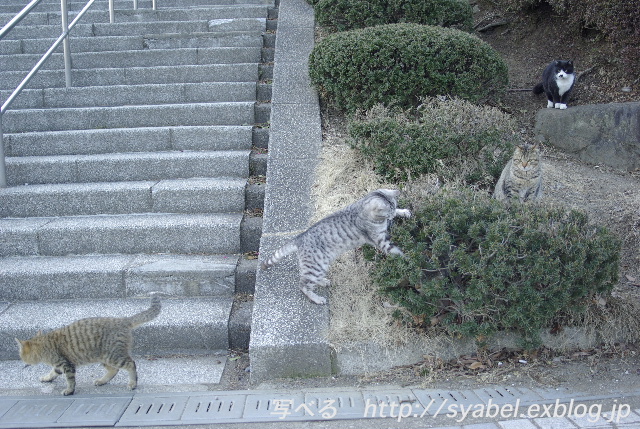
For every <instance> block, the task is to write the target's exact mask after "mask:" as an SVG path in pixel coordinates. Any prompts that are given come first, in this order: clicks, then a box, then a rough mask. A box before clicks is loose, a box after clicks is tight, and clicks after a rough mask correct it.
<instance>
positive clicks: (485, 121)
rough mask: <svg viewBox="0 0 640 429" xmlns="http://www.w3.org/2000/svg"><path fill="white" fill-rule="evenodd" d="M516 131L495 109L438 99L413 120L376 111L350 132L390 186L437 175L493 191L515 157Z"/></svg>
mask: <svg viewBox="0 0 640 429" xmlns="http://www.w3.org/2000/svg"><path fill="white" fill-rule="evenodd" d="M515 128H516V126H515V123H514V122H513V120H512V119H511V118H510V117H509V116H508V115H507V114H505V113H502V112H501V111H499V110H498V109H496V108H493V107H488V106H477V105H475V104H472V103H470V102H468V101H464V100H461V99H446V98H444V97H440V98H428V99H425V100H424V103H423V104H422V105H420V107H419V108H418V109H417V111H416V112H415V113H413V114H411V113H406V112H405V113H396V114H393V113H391V112H390V111H389V110H388V109H385V108H384V107H382V106H377V107H375V108H373V109H372V110H370V111H369V112H367V114H366V115H364V116H362V117H360V118H358V119H357V120H354V121H352V122H350V124H349V127H348V130H349V135H350V137H351V138H352V144H353V146H354V147H355V148H357V149H358V150H360V152H362V154H363V155H364V156H365V157H366V158H368V159H370V160H371V162H372V163H373V165H374V168H375V170H376V173H378V174H380V175H381V176H383V177H385V178H386V179H387V180H390V181H395V182H401V181H404V180H407V179H410V178H412V177H413V178H415V177H418V176H420V175H423V174H429V173H436V174H438V175H439V176H441V177H442V178H443V179H445V180H457V181H460V180H462V181H463V182H466V183H468V184H474V185H476V186H484V187H489V186H493V185H494V184H495V183H496V181H497V180H498V178H499V177H500V173H501V172H502V169H503V167H504V165H505V164H506V163H507V161H508V160H509V158H510V157H511V155H512V153H513V148H514V145H515V144H516V143H517V141H516V139H517V134H516V132H515Z"/></svg>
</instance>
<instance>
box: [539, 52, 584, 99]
mask: <svg viewBox="0 0 640 429" xmlns="http://www.w3.org/2000/svg"><path fill="white" fill-rule="evenodd" d="M575 81H576V75H575V73H574V71H573V61H562V60H557V61H553V62H552V63H551V64H549V65H548V66H547V67H546V68H545V69H544V71H543V72H542V82H540V83H539V84H537V85H536V86H534V87H533V93H534V94H542V93H543V92H544V93H545V94H546V95H547V99H548V102H547V107H555V108H556V109H566V108H567V100H568V99H569V94H570V93H571V90H572V89H573V84H574V82H575Z"/></svg>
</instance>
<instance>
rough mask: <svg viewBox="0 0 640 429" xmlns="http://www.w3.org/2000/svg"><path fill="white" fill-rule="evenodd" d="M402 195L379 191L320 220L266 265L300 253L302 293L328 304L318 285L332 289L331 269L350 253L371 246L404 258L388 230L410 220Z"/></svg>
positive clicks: (272, 257) (282, 248)
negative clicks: (401, 203) (400, 202)
mask: <svg viewBox="0 0 640 429" xmlns="http://www.w3.org/2000/svg"><path fill="white" fill-rule="evenodd" d="M399 193H400V192H399V191H396V190H392V189H378V190H376V191H373V192H370V193H369V194H367V195H366V196H365V197H364V198H362V199H360V200H358V201H356V202H355V203H353V204H351V205H349V206H347V207H345V208H343V209H342V210H340V211H337V212H335V213H333V214H331V215H329V216H327V217H326V218H324V219H322V220H320V221H319V222H317V223H316V224H314V225H313V226H311V227H310V228H309V229H307V230H306V231H305V232H303V233H301V234H299V235H298V236H296V237H295V238H294V239H293V240H291V241H290V242H289V243H287V244H285V245H284V246H282V247H281V248H279V249H278V250H276V251H275V252H274V254H273V255H272V256H271V257H270V258H268V259H267V260H266V261H264V262H263V263H262V269H267V268H269V267H271V266H272V265H274V264H277V263H278V262H280V261H281V260H282V259H283V258H284V257H285V256H287V255H289V254H291V253H293V252H296V251H297V252H298V264H299V268H300V289H301V290H302V292H303V293H304V294H305V295H306V296H307V297H308V298H309V299H310V300H311V301H313V302H314V303H316V304H325V303H326V302H327V300H326V298H324V297H321V296H318V295H317V294H316V293H315V292H314V289H315V287H316V286H317V285H320V286H328V285H329V281H328V280H327V278H326V274H327V271H328V270H329V265H330V264H331V262H333V261H334V260H335V259H336V258H337V257H338V256H340V255H341V254H342V253H344V252H345V251H347V250H349V249H353V248H356V247H359V246H362V245H363V244H371V245H372V246H375V247H376V248H378V249H380V251H382V252H383V253H385V254H394V255H400V256H402V255H403V253H402V251H401V250H400V249H399V248H398V247H397V246H396V245H394V244H393V243H391V241H390V237H389V233H388V226H389V223H390V221H391V219H393V218H394V217H396V216H400V217H410V216H411V212H410V211H409V210H403V209H398V208H397V202H396V199H397V197H398V195H399Z"/></svg>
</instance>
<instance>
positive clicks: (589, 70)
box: [576, 66, 596, 82]
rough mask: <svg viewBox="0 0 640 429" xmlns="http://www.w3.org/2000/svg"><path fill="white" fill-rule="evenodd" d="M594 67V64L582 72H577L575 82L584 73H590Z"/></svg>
mask: <svg viewBox="0 0 640 429" xmlns="http://www.w3.org/2000/svg"><path fill="white" fill-rule="evenodd" d="M595 68H596V66H591V67H589V68H588V69H586V70H585V71H583V72H581V73H579V74H578V75H577V76H576V82H577V81H578V80H579V79H580V78H581V77H582V76H584V75H586V74H588V73H591V72H592V71H593V70H594V69H595Z"/></svg>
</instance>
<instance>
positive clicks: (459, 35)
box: [309, 24, 508, 112]
mask: <svg viewBox="0 0 640 429" xmlns="http://www.w3.org/2000/svg"><path fill="white" fill-rule="evenodd" d="M309 75H310V77H311V82H312V84H313V85H314V86H315V87H316V88H317V89H318V91H319V92H320V93H321V94H322V95H323V96H324V97H325V99H326V101H327V102H328V103H331V104H333V105H335V106H336V107H337V108H339V109H343V110H346V111H350V112H354V111H355V110H356V109H369V108H371V107H373V106H374V105H376V104H378V103H383V104H387V105H390V104H397V105H399V106H402V107H409V106H416V105H417V104H418V101H419V98H421V97H424V96H428V95H451V96H458V97H461V98H464V99H467V100H470V101H486V100H488V99H491V98H494V97H496V96H497V95H498V94H499V93H501V92H503V91H504V89H505V88H506V85H507V83H508V75H507V66H506V64H505V62H504V61H503V60H502V58H501V57H500V56H499V54H498V53H497V52H496V51H495V50H494V49H493V48H491V46H489V45H488V44H487V43H485V42H483V41H482V40H480V39H478V38H477V37H475V36H473V35H471V34H468V33H465V32H463V31H460V30H455V29H451V28H442V27H435V26H427V25H419V24H389V25H381V26H377V27H369V28H365V29H362V30H352V31H345V32H341V33H336V34H332V35H330V36H328V37H326V38H325V39H323V40H322V41H320V42H319V43H318V44H317V45H316V46H315V47H314V49H313V51H312V52H311V55H310V58H309Z"/></svg>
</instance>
